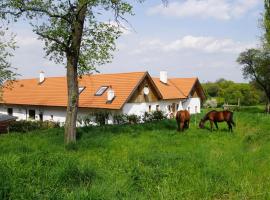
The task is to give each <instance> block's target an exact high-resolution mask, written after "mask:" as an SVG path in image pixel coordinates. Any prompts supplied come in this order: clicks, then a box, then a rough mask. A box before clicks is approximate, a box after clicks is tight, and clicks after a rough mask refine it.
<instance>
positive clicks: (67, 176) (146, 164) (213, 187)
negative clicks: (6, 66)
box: [0, 108, 270, 200]
mask: <svg viewBox="0 0 270 200" xmlns="http://www.w3.org/2000/svg"><path fill="white" fill-rule="evenodd" d="M260 112H261V111H260V109H257V108H247V109H243V110H242V111H241V112H235V116H234V117H235V121H236V128H235V130H234V133H229V132H228V131H227V125H226V124H222V125H221V124H220V130H218V131H216V130H215V131H213V132H210V131H209V130H208V129H198V128H197V124H198V120H199V119H200V117H201V115H198V116H196V117H195V116H193V118H192V123H191V128H190V129H189V130H187V131H186V132H185V133H179V132H177V131H176V123H175V121H174V120H164V121H162V122H153V123H147V124H142V125H122V126H104V127H88V128H81V129H79V134H78V142H77V144H73V145H70V146H68V147H65V146H64V144H63V133H64V130H63V129H61V128H58V129H50V130H43V131H34V132H30V133H25V134H21V133H10V134H6V135H0V149H1V150H0V199H166V200H167V199H270V191H269V188H270V116H267V115H265V114H263V113H260ZM206 126H207V127H209V124H206Z"/></svg>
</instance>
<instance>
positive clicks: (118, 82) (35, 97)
mask: <svg viewBox="0 0 270 200" xmlns="http://www.w3.org/2000/svg"><path fill="white" fill-rule="evenodd" d="M146 75H148V73H147V72H134V73H121V74H120V73H119V74H98V75H85V76H83V77H82V78H81V79H79V86H85V87H86V88H85V89H84V91H83V92H82V93H81V94H80V97H79V107H86V108H108V109H121V107H122V106H123V105H124V103H125V102H126V101H127V100H128V99H129V97H130V95H131V94H132V93H133V91H134V89H135V88H136V87H137V85H138V84H139V83H140V81H142V80H143V78H144V77H145V76H146ZM66 85H67V84H66V78H65V77H53V78H46V79H45V81H44V82H43V83H42V84H38V79H25V80H18V81H17V82H15V83H14V84H13V87H12V89H6V88H5V89H4V91H3V101H2V103H6V104H16V105H40V106H66V105H67V86H66ZM110 85H111V86H112V88H113V89H114V91H115V96H116V97H115V99H114V100H113V102H112V103H111V104H107V103H106V100H107V93H106V92H105V93H104V94H103V95H102V96H95V93H96V91H97V90H98V89H99V88H100V87H101V86H110Z"/></svg>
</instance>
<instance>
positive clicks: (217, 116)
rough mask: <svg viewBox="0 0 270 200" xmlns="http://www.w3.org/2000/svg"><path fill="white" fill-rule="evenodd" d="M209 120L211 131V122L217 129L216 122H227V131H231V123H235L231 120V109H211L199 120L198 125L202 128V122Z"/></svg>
mask: <svg viewBox="0 0 270 200" xmlns="http://www.w3.org/2000/svg"><path fill="white" fill-rule="evenodd" d="M208 120H209V121H210V125H211V131H213V124H215V126H216V128H217V129H218V125H217V123H218V122H224V121H225V122H227V124H228V127H229V131H231V132H232V131H233V129H232V125H233V126H235V123H234V121H233V112H231V111H227V110H225V111H216V110H212V111H210V112H209V113H207V114H206V115H205V116H204V118H203V119H202V120H201V122H200V124H199V127H200V128H204V123H205V122H206V121H208Z"/></svg>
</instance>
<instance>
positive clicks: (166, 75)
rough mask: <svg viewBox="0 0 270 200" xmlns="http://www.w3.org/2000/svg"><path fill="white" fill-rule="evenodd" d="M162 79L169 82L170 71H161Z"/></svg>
mask: <svg viewBox="0 0 270 200" xmlns="http://www.w3.org/2000/svg"><path fill="white" fill-rule="evenodd" d="M160 81H161V82H162V83H165V84H167V82H168V73H167V72H166V71H161V72H160Z"/></svg>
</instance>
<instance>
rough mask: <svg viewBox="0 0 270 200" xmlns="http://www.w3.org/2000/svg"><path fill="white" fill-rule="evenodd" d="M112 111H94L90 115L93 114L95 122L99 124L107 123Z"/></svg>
mask: <svg viewBox="0 0 270 200" xmlns="http://www.w3.org/2000/svg"><path fill="white" fill-rule="evenodd" d="M109 115H110V113H109V112H107V111H104V112H94V113H92V114H90V116H93V117H94V118H95V122H96V123H97V124H98V125H99V126H102V125H105V124H106V121H107V120H108V118H109Z"/></svg>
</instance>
